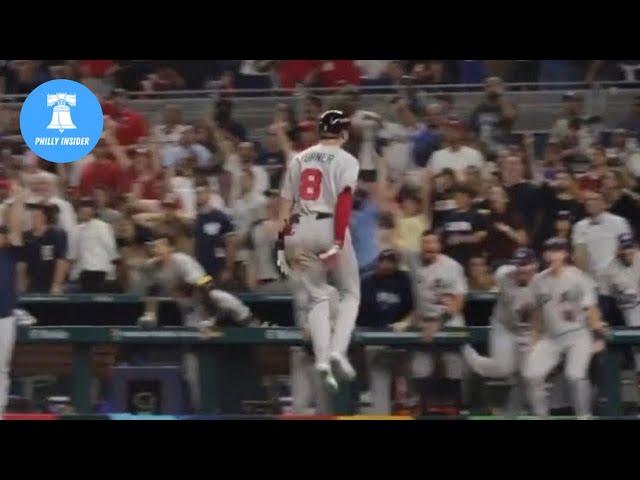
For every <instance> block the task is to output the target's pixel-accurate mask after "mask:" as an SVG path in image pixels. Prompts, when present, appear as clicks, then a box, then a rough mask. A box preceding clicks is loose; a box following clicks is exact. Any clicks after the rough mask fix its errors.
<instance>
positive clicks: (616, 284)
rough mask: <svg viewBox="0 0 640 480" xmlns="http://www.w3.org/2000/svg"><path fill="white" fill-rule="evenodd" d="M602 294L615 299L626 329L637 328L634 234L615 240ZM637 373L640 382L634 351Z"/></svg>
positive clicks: (639, 270)
mask: <svg viewBox="0 0 640 480" xmlns="http://www.w3.org/2000/svg"><path fill="white" fill-rule="evenodd" d="M604 284H605V290H604V292H603V293H604V294H606V295H610V296H612V297H613V298H614V299H615V302H616V305H617V306H618V308H619V309H620V311H621V312H622V316H623V317H624V321H625V323H626V325H627V326H628V327H640V252H639V251H638V246H637V244H636V242H635V240H634V238H633V235H631V234H629V233H624V234H622V235H620V236H619V237H618V253H617V256H616V258H614V259H613V260H612V261H611V262H610V263H609V265H608V266H607V268H606V269H605V272H604ZM634 361H635V366H636V374H637V375H638V380H639V381H640V351H639V350H638V349H637V348H634Z"/></svg>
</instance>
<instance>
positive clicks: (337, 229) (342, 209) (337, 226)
mask: <svg viewBox="0 0 640 480" xmlns="http://www.w3.org/2000/svg"><path fill="white" fill-rule="evenodd" d="M352 206H353V193H352V192H351V188H350V187H347V188H345V189H344V190H343V191H342V192H340V194H339V195H338V201H337V202H336V211H335V218H334V222H333V238H334V240H335V242H336V243H339V244H340V245H341V246H342V244H343V243H344V237H345V234H346V232H347V227H348V226H349V219H350V217H351V207H352Z"/></svg>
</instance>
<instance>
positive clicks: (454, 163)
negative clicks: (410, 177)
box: [427, 117, 487, 181]
mask: <svg viewBox="0 0 640 480" xmlns="http://www.w3.org/2000/svg"><path fill="white" fill-rule="evenodd" d="M465 136H466V130H465V125H464V123H463V122H462V120H460V119H458V118H455V117H453V118H450V119H449V120H448V121H447V122H446V123H445V128H444V142H443V143H444V144H445V145H446V147H445V148H442V149H440V150H436V151H435V152H434V153H433V155H431V158H430V159H429V163H427V172H428V175H430V176H431V177H435V176H436V175H439V174H440V173H441V172H442V171H443V170H444V169H445V168H450V169H451V170H453V171H454V173H455V175H456V179H457V180H458V181H464V180H465V169H466V168H467V167H476V168H478V170H480V171H481V172H482V174H483V175H486V173H487V168H486V164H485V161H484V157H483V156H482V154H481V153H480V152H479V151H478V150H476V149H475V148H472V147H469V146H467V145H465V144H464V141H465Z"/></svg>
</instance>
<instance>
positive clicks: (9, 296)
mask: <svg viewBox="0 0 640 480" xmlns="http://www.w3.org/2000/svg"><path fill="white" fill-rule="evenodd" d="M11 197H12V199H13V202H12V204H11V206H10V207H9V208H8V210H7V211H6V212H4V218H2V219H0V221H1V222H0V282H2V286H1V287H0V415H2V413H3V412H4V408H5V406H6V403H7V396H8V393H9V384H10V380H9V369H10V366H11V355H12V352H13V345H14V343H15V335H16V330H15V328H16V319H15V314H14V310H15V309H16V307H17V305H18V290H17V278H16V277H17V275H16V264H17V262H18V260H19V259H20V258H21V256H22V246H23V238H22V218H23V217H24V215H25V212H24V202H25V197H26V195H25V191H24V189H23V188H22V187H21V186H20V185H18V184H17V183H16V182H14V183H13V184H12V185H11Z"/></svg>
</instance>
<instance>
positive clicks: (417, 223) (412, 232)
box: [395, 214, 427, 251]
mask: <svg viewBox="0 0 640 480" xmlns="http://www.w3.org/2000/svg"><path fill="white" fill-rule="evenodd" d="M426 229H427V219H426V217H425V216H424V214H420V215H415V216H413V217H399V218H397V219H396V228H395V243H396V246H397V247H398V249H400V250H409V251H419V250H420V238H421V237H422V232H424V231H425V230H426Z"/></svg>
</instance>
